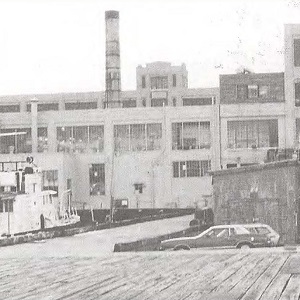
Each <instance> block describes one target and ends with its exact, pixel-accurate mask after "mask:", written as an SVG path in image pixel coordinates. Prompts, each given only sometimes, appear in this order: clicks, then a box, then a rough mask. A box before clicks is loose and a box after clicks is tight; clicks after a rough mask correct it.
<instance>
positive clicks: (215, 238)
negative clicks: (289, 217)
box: [160, 225, 271, 250]
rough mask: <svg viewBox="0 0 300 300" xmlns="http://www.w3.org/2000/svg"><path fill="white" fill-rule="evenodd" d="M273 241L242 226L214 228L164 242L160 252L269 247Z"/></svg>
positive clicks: (219, 226)
mask: <svg viewBox="0 0 300 300" xmlns="http://www.w3.org/2000/svg"><path fill="white" fill-rule="evenodd" d="M269 246H271V240H270V238H268V237H267V236H266V235H261V234H255V233H253V234H252V233H250V231H248V230H247V229H246V228H245V227H243V226H241V225H218V226H212V227H210V228H209V229H207V230H205V231H203V232H202V233H201V234H199V235H197V236H193V237H182V238H175V239H169V240H164V241H162V242H161V246H160V250H165V249H174V250H181V249H184V250H189V249H191V248H202V247H212V248H216V247H218V248H241V249H246V248H247V249H248V248H254V247H269Z"/></svg>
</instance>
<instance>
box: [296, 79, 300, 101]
mask: <svg viewBox="0 0 300 300" xmlns="http://www.w3.org/2000/svg"><path fill="white" fill-rule="evenodd" d="M295 106H300V82H296V83H295Z"/></svg>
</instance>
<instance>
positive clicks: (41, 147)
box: [38, 127, 48, 152]
mask: <svg viewBox="0 0 300 300" xmlns="http://www.w3.org/2000/svg"><path fill="white" fill-rule="evenodd" d="M46 151H48V130H47V127H41V128H38V152H46Z"/></svg>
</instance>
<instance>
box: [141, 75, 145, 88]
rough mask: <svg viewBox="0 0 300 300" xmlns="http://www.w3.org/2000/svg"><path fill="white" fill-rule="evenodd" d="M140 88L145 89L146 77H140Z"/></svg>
mask: <svg viewBox="0 0 300 300" xmlns="http://www.w3.org/2000/svg"><path fill="white" fill-rule="evenodd" d="M142 88H143V89H145V88H146V76H142Z"/></svg>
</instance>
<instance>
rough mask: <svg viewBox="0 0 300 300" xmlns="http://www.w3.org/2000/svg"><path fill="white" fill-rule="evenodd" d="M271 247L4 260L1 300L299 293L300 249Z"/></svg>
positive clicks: (263, 297)
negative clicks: (244, 249) (295, 250)
mask: <svg viewBox="0 0 300 300" xmlns="http://www.w3.org/2000/svg"><path fill="white" fill-rule="evenodd" d="M268 250H269V249H254V250H251V251H240V250H226V251H224V250H223V251H220V250H212V251H207V250H206V251H204V250H200V251H199V250H195V251H194V250H191V251H180V252H149V253H145V252H143V253H113V254H110V255H103V256H95V257H65V258H59V257H53V258H30V259H24V258H23V259H21V258H20V259H19V258H15V259H9V260H7V259H6V260H4V259H1V258H0V264H1V267H0V299H101V300H105V299H118V300H119V299H128V300H132V299H141V300H146V299H166V300H167V299H179V300H182V299H201V300H208V299H215V300H217V299H222V300H229V299H230V300H235V299H242V300H255V299H259V300H270V299H272V300H276V299H279V300H284V299H299V295H300V253H299V252H291V251H290V252H289V251H284V250H279V249H274V250H271V249H270V251H268Z"/></svg>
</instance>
